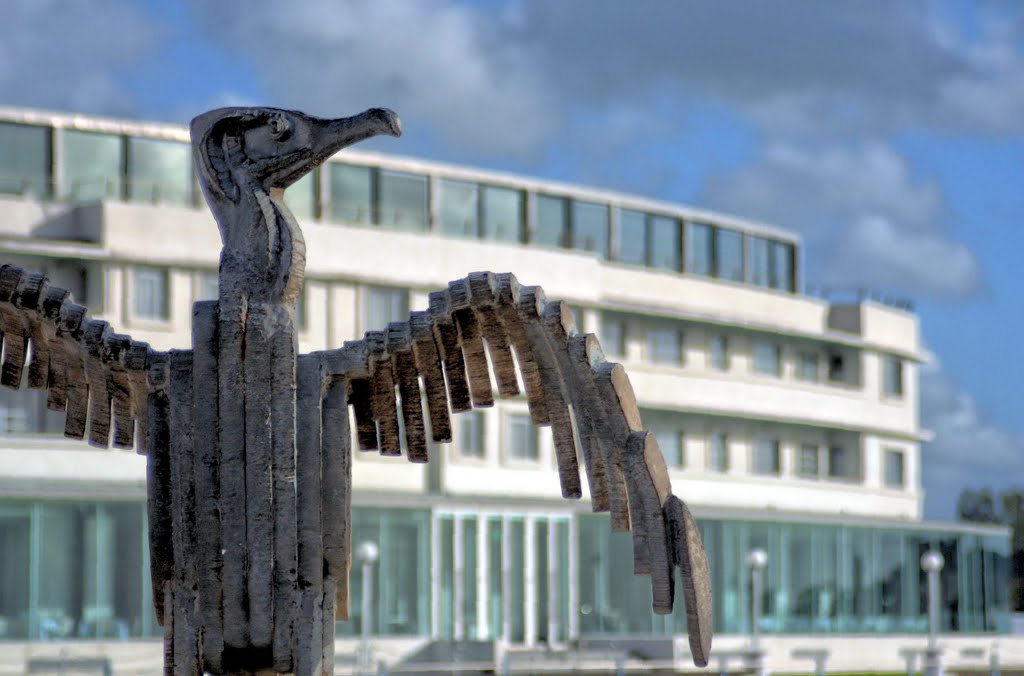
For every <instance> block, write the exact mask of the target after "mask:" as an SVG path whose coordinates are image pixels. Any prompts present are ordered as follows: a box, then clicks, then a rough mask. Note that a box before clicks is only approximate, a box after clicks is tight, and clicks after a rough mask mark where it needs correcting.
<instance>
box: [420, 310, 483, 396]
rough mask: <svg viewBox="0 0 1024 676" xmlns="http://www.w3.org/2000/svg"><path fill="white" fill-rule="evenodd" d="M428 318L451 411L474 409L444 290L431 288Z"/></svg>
mask: <svg viewBox="0 0 1024 676" xmlns="http://www.w3.org/2000/svg"><path fill="white" fill-rule="evenodd" d="M428 299H429V301H428V302H429V307H430V310H429V312H430V321H431V323H432V324H433V326H434V344H435V345H436V346H437V351H438V354H440V355H441V361H442V362H443V363H444V375H445V378H446V379H447V380H448V401H449V403H450V405H451V410H452V412H453V413H461V412H463V411H468V410H470V409H472V408H473V403H472V400H471V399H470V395H469V382H468V381H467V380H466V367H465V364H464V362H463V361H462V350H461V349H460V348H459V334H458V330H457V329H456V328H455V325H454V324H453V323H452V317H451V300H450V299H449V298H448V294H447V293H446V292H444V291H433V292H431V293H430V295H429V296H428Z"/></svg>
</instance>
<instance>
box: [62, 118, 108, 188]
mask: <svg viewBox="0 0 1024 676" xmlns="http://www.w3.org/2000/svg"><path fill="white" fill-rule="evenodd" d="M62 134H63V149H62V152H63V155H64V159H63V161H62V162H61V165H62V167H61V170H62V171H63V172H64V176H63V186H64V187H63V192H64V197H66V198H68V199H70V200H73V201H76V202H85V201H95V200H101V199H103V198H120V197H121V195H122V190H123V186H124V178H123V177H122V173H123V172H122V170H121V162H122V161H123V159H124V144H123V139H122V137H120V136H115V135H113V134H96V133H93V132H88V131H76V130H74V129H68V130H65V131H64V132H62Z"/></svg>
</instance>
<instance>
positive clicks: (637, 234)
mask: <svg viewBox="0 0 1024 676" xmlns="http://www.w3.org/2000/svg"><path fill="white" fill-rule="evenodd" d="M615 239H616V241H615V245H616V247H615V248H616V251H617V252H618V260H619V261H621V262H623V263H630V264H631V265H645V264H646V263H647V216H646V215H645V214H643V213H642V212H640V211H633V210H632V209H620V210H619V227H618V230H617V232H616V237H615Z"/></svg>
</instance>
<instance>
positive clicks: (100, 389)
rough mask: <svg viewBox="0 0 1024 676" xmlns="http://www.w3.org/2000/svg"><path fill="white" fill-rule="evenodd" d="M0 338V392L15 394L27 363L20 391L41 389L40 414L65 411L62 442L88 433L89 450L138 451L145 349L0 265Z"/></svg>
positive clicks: (144, 414)
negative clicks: (25, 383) (42, 406)
mask: <svg viewBox="0 0 1024 676" xmlns="http://www.w3.org/2000/svg"><path fill="white" fill-rule="evenodd" d="M0 331H2V332H3V363H2V366H0V385H5V386H7V387H10V388H13V389H18V388H19V387H21V384H22V380H24V379H26V378H25V377H24V376H25V374H26V369H25V361H26V358H28V369H27V380H28V387H30V388H33V389H45V390H47V399H46V401H47V407H48V408H49V409H50V410H53V411H62V410H63V411H66V412H67V418H66V421H65V426H64V434H65V436H68V437H72V438H75V439H82V438H84V437H85V436H86V433H88V441H89V443H90V444H92V445H93V446H99V447H102V448H105V447H107V446H109V445H111V444H112V445H113V446H114V447H116V448H131V447H132V446H133V445H134V446H136V448H137V449H138V451H139V453H145V452H146V449H147V448H148V447H149V444H148V436H149V425H148V422H147V419H148V403H147V397H148V382H147V373H148V368H149V365H150V362H151V361H152V358H153V355H154V353H153V351H152V350H151V349H150V347H149V345H148V344H147V343H141V342H137V341H134V340H132V339H131V338H130V337H129V336H124V335H120V334H117V333H114V332H113V331H112V330H111V328H110V325H109V324H108V323H107V322H105V321H102V320H98V319H90V318H89V317H88V315H87V311H86V308H85V307H83V306H81V305H79V304H77V303H75V302H74V300H72V298H71V294H70V292H68V291H67V290H66V289H61V288H59V287H56V286H51V285H50V283H49V280H48V279H47V278H46V277H45V276H43V275H42V274H39V273H34V272H26V271H25V270H22V269H21V268H19V267H17V266H14V265H3V266H0ZM136 422H138V423H139V428H138V432H137V433H136V429H135V423H136ZM87 423H88V424H87ZM111 428H113V438H112V439H111Z"/></svg>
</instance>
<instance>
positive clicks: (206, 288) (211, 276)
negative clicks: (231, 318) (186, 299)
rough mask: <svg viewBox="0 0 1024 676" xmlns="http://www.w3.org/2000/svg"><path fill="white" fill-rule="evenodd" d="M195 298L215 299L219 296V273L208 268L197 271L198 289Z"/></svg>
mask: <svg viewBox="0 0 1024 676" xmlns="http://www.w3.org/2000/svg"><path fill="white" fill-rule="evenodd" d="M196 296H197V298H196V300H217V299H218V298H220V274H219V273H217V272H211V271H209V270H206V271H203V272H200V273H199V289H198V290H197V292H196Z"/></svg>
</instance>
